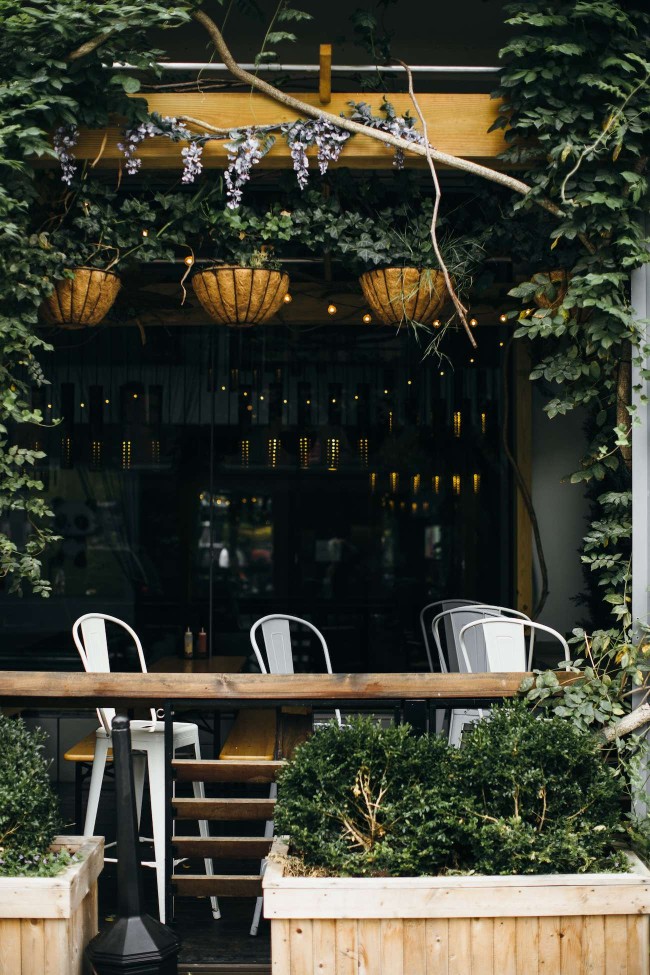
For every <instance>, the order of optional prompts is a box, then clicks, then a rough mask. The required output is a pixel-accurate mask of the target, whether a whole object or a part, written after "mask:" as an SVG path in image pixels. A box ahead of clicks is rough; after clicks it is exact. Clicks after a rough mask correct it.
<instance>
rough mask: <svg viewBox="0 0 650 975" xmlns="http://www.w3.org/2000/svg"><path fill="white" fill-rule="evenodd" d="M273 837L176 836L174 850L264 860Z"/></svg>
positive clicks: (186, 854) (192, 854) (215, 857)
mask: <svg viewBox="0 0 650 975" xmlns="http://www.w3.org/2000/svg"><path fill="white" fill-rule="evenodd" d="M272 842H273V840H272V838H270V837H269V838H267V839H265V838H264V837H263V836H210V837H205V836H174V837H173V839H172V844H173V847H174V850H175V851H176V853H177V854H178V855H179V856H182V857H210V858H211V859H213V860H225V859H230V858H232V859H233V860H263V859H264V857H265V856H267V855H268V852H269V850H270V849H271V844H272Z"/></svg>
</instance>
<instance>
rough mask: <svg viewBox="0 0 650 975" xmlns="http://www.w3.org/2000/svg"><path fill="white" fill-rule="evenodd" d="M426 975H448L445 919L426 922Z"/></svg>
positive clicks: (447, 938)
mask: <svg viewBox="0 0 650 975" xmlns="http://www.w3.org/2000/svg"><path fill="white" fill-rule="evenodd" d="M424 923H425V926H426V942H427V968H426V971H427V975H448V972H449V923H448V921H447V920H446V918H439V919H438V918H436V919H433V920H426V921H425V922H424Z"/></svg>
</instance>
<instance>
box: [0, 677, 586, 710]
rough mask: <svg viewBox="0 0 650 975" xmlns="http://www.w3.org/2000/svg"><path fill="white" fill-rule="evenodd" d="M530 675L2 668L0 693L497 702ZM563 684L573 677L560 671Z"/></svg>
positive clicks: (133, 699)
mask: <svg viewBox="0 0 650 975" xmlns="http://www.w3.org/2000/svg"><path fill="white" fill-rule="evenodd" d="M526 676H528V675H526V674H523V673H509V674H497V673H493V674H426V673H425V674H287V675H284V674H125V673H112V674H86V673H74V674H69V673H52V672H50V671H22V670H5V671H1V672H0V698H1V699H2V700H3V701H9V702H13V701H21V702H23V703H24V704H25V706H27V705H29V706H34V705H36V704H38V703H43V702H51V701H52V700H56V702H57V707H78V706H80V705H82V704H84V705H86V706H88V707H94V706H96V705H97V706H101V705H104V704H112V705H119V704H126V705H128V706H131V705H135V704H147V703H148V704H151V703H152V702H156V701H165V700H168V701H206V702H207V701H212V702H231V701H363V700H376V701H385V700H388V701H395V700H401V699H404V698H414V699H415V698H425V699H431V700H449V701H453V700H473V699H478V700H492V699H494V700H497V699H500V698H506V697H513V696H514V695H515V694H517V693H518V691H519V687H520V686H521V682H522V680H523V679H524V678H525V677H526ZM558 679H559V680H560V681H562V682H564V681H567V680H571V679H572V675H571V674H566V673H564V672H562V671H560V672H559V674H558Z"/></svg>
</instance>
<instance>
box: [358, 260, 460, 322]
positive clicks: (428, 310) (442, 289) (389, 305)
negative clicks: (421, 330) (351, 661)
mask: <svg viewBox="0 0 650 975" xmlns="http://www.w3.org/2000/svg"><path fill="white" fill-rule="evenodd" d="M359 283H360V285H361V290H362V291H363V294H364V297H365V299H366V301H367V302H368V304H369V305H370V308H371V309H372V311H373V312H374V314H375V316H376V317H377V318H378V320H379V321H380V322H381V323H382V324H383V325H401V324H402V323H403V322H418V323H419V324H420V325H431V324H433V322H434V320H435V319H436V317H437V316H438V314H439V313H440V311H441V309H442V306H443V305H444V303H445V301H446V300H447V289H446V286H445V278H444V275H443V273H442V271H432V270H430V269H428V268H425V269H422V268H417V267H385V268H378V269H377V270H374V271H366V272H365V273H364V274H362V275H361V277H360V278H359Z"/></svg>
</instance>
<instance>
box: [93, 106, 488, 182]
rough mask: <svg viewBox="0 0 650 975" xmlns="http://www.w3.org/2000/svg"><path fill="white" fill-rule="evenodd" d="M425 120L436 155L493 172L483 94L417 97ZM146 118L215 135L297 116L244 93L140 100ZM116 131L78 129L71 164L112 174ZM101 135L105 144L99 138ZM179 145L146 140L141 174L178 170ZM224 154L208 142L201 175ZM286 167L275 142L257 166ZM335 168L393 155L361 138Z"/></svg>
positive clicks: (411, 160)
mask: <svg viewBox="0 0 650 975" xmlns="http://www.w3.org/2000/svg"><path fill="white" fill-rule="evenodd" d="M297 97H298V98H300V99H302V100H303V101H305V102H308V103H309V104H311V105H316V106H318V105H319V104H320V97H319V95H318V93H309V94H304V93H301V92H298V93H297ZM418 100H419V102H420V105H421V106H422V110H423V112H424V114H425V117H426V119H427V126H428V130H429V138H430V141H431V144H432V145H433V146H435V148H436V149H439V150H441V151H442V152H448V153H451V154H453V155H456V156H463V157H464V158H466V159H472V160H474V161H477V162H487V163H488V164H491V165H494V166H495V168H500V166H501V165H502V164H499V163H498V162H497V158H496V157H497V156H498V155H499V153H501V152H503V150H504V149H505V140H504V137H503V130H501V129H499V130H495V131H494V132H488V129H489V128H490V126H491V125H492V123H493V122H494V120H495V119H496V117H497V113H498V107H499V102H498V101H496V100H494V99H491V98H490V96H489V95H485V94H423V95H419V96H418ZM350 101H357V102H359V101H365V102H368V103H369V104H370V105H372V107H373V109H374V111H375V112H378V111H379V109H380V106H381V102H382V96H381V95H377V94H371V93H367V92H361V93H354V92H350V93H345V92H344V93H341V92H338V93H333V94H332V96H331V102H330V103H329V105H328V110H329V111H330V112H332V113H334V114H335V115H336V114H347V113H348V112H349V110H350V108H349V105H348V102H350ZM147 102H148V105H149V110H150V111H152V112H158V113H159V114H160V115H171V116H174V117H175V118H178V117H179V116H182V115H188V116H191V117H192V118H196V119H201V120H203V121H205V122H207V123H208V124H210V125H214V126H217V127H219V128H227V129H230V128H242V127H246V126H250V125H268V124H271V123H277V122H289V121H292V120H294V119H296V118H297V117H298V116H297V115H296V114H295V113H294V112H292V111H290V110H289V109H287V108H285V107H284V106H283V105H279V104H278V103H277V102H275V101H273V99H271V98H268V97H267V96H266V95H260V94H257V93H255V94H251V93H248V92H244V93H242V92H225V93H221V92H217V93H210V94H204V95H201V94H189V95H188V94H178V93H172V94H155V95H153V94H152V95H148V96H147ZM391 102H392V103H393V105H394V106H395V108H396V110H397V111H398V113H400V114H403V113H404V112H406V111H407V110H410V111H411V114H413V105H412V103H411V100H410V98H409V96H408V95H391ZM122 134H123V133H122V129H121V128H120V127H119V126H117V125H116V126H114V127H110V128H108V129H82V130H81V133H80V138H79V143H78V145H77V148H76V149H75V155H76V156H77V158H78V159H89V160H91V161H93V160H96V159H97V157H98V156H99V160H98V162H97V166H98V167H103V168H114V167H115V166H116V165H117V164H118V162H119V161H120V160H122V159H123V156H122V153H121V152H120V150H119V149H118V148H117V143H118V142H120V141H121V139H122ZM105 135H106V139H104V136H105ZM181 149H182V144H178V143H176V144H175V143H173V142H171V141H170V140H169V139H164V138H156V139H146V140H145V142H143V143H142V144H141V146H140V156H141V158H142V161H143V166H144V167H145V168H147V169H180V167H181ZM226 162H227V158H226V149H225V146H224V143H223V142H210V143H208V144H207V145H206V147H205V150H204V153H203V164H204V166H206V167H207V168H223V167H224V166H225V165H226ZM291 165H292V161H291V156H290V153H289V148H288V146H287V144H286V142H285V141H284V139H283V138H278V139H277V141H276V144H275V146H274V147H273V149H272V150H271V152H270V153H269V154H268V155H267V156H266V157H265V158H264V159H263V160H262V162H261V163H259V166H260V168H264V169H285V168H290V167H291ZM338 165H339V166H349V167H351V168H356V169H362V168H363V169H366V168H367V169H390V168H391V167H392V165H393V150H392V149H391V148H389V147H384V146H383V145H382V144H381V143H380V142H377V141H376V140H375V139H372V138H370V137H368V136H359V135H357V136H353V137H352V138H351V139H350V140H349V142H348V143H347V144H346V146H345V148H344V150H343V152H342V154H341V158H340V161H339V163H338ZM407 165H408V166H413V167H417V168H423V167H426V160H425V159H424V158H422V157H419V156H408V155H407Z"/></svg>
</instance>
